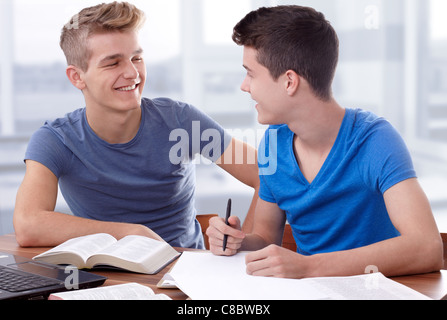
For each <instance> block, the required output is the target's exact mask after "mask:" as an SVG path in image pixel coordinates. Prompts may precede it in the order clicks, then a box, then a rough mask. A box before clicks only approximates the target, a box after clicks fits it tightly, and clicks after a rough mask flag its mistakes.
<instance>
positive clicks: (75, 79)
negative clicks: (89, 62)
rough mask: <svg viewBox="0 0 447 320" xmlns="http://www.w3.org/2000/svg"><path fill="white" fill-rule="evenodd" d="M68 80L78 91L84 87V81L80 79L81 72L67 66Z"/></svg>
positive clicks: (76, 68)
mask: <svg viewBox="0 0 447 320" xmlns="http://www.w3.org/2000/svg"><path fill="white" fill-rule="evenodd" d="M66 73H67V77H68V80H70V82H71V83H72V84H73V85H74V86H75V87H76V88H78V89H79V90H84V89H85V87H86V85H85V82H84V80H83V79H82V74H83V71H82V70H81V69H79V68H78V67H75V66H68V67H67V70H66Z"/></svg>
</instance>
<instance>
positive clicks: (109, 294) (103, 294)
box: [49, 283, 171, 300]
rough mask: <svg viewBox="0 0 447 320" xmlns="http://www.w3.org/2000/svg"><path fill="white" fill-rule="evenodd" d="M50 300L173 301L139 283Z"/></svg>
mask: <svg viewBox="0 0 447 320" xmlns="http://www.w3.org/2000/svg"><path fill="white" fill-rule="evenodd" d="M49 300H171V298H169V297H168V296H166V295H164V294H157V295H156V294H154V291H153V290H152V289H151V288H149V287H146V286H143V285H141V284H138V283H126V284H121V285H115V286H110V287H100V288H94V289H86V290H77V291H69V292H62V293H56V294H52V295H51V296H50V299H49Z"/></svg>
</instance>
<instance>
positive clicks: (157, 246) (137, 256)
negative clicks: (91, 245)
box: [96, 236, 166, 263]
mask: <svg viewBox="0 0 447 320" xmlns="http://www.w3.org/2000/svg"><path fill="white" fill-rule="evenodd" d="M164 246H166V243H165V242H161V241H157V240H154V239H150V238H147V237H143V236H127V237H125V238H123V239H121V240H120V241H118V242H116V243H115V244H113V245H111V246H109V247H108V248H105V249H103V250H101V251H100V252H96V254H98V255H110V256H114V257H118V258H120V259H123V260H128V261H133V262H137V263H142V262H143V261H144V260H145V259H146V258H147V256H148V255H152V254H155V255H156V254H157V252H158V251H159V250H161V249H163V247H164Z"/></svg>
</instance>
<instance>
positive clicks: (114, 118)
mask: <svg viewBox="0 0 447 320" xmlns="http://www.w3.org/2000/svg"><path fill="white" fill-rule="evenodd" d="M141 113H142V112H141V108H137V109H133V110H128V111H121V112H109V113H105V112H94V111H92V110H90V109H89V108H87V121H88V123H89V125H90V127H91V128H92V130H93V131H94V132H95V134H96V135H97V136H98V137H99V138H101V139H102V140H104V141H106V142H108V143H110V144H124V143H128V142H130V141H132V139H134V138H135V136H136V135H137V133H138V131H139V130H140V124H141Z"/></svg>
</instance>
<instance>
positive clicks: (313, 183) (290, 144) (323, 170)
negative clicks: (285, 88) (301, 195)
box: [289, 109, 350, 189]
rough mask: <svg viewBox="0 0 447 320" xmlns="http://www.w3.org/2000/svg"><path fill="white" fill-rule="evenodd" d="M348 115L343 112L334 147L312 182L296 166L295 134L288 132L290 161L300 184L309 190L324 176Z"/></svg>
mask: <svg viewBox="0 0 447 320" xmlns="http://www.w3.org/2000/svg"><path fill="white" fill-rule="evenodd" d="M349 114H350V110H349V109H346V110H345V115H344V117H343V121H342V123H341V126H340V130H339V132H338V134H337V139H336V140H335V143H334V145H333V146H332V148H331V151H330V152H329V154H328V156H327V158H326V160H325V161H324V163H323V165H322V166H321V168H320V171H319V172H318V174H317V175H316V176H315V179H314V180H313V181H312V182H309V180H307V179H306V177H305V176H304V174H303V172H302V171H301V168H300V166H299V164H298V159H297V158H296V156H295V151H294V138H295V133H294V132H293V131H292V130H290V128H289V130H290V136H289V139H290V140H289V148H290V150H289V151H290V156H291V157H292V159H294V161H293V163H294V166H295V169H296V171H297V172H298V176H299V179H300V180H301V181H302V183H303V184H304V185H305V186H307V187H308V188H309V189H310V188H313V187H315V186H316V185H318V184H319V181H320V180H321V179H322V177H323V176H324V173H325V171H326V168H327V167H328V166H329V164H330V161H331V160H332V158H333V156H334V154H335V152H336V150H337V148H338V145H339V144H340V140H341V138H342V135H343V132H344V131H345V130H344V128H345V126H346V125H347V122H348V118H349Z"/></svg>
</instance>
